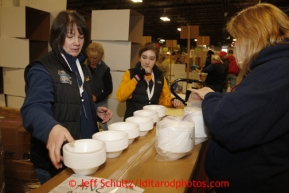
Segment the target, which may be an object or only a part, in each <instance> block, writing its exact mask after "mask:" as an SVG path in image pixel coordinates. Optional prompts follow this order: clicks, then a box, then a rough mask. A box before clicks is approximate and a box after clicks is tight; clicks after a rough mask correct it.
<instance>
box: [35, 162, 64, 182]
mask: <svg viewBox="0 0 289 193" xmlns="http://www.w3.org/2000/svg"><path fill="white" fill-rule="evenodd" d="M34 171H35V174H36V176H37V178H38V180H39V182H40V183H41V184H44V183H45V182H47V181H48V180H50V179H51V178H53V176H55V175H56V174H58V172H59V171H56V170H55V171H48V170H44V169H41V168H38V167H36V166H34Z"/></svg>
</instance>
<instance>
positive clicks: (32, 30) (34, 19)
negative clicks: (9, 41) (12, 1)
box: [1, 6, 50, 41]
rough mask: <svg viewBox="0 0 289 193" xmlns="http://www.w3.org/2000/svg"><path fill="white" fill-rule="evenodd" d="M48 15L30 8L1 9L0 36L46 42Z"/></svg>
mask: <svg viewBox="0 0 289 193" xmlns="http://www.w3.org/2000/svg"><path fill="white" fill-rule="evenodd" d="M49 31H50V13H48V12H45V11H42V10H38V9H34V8H31V7H26V6H24V7H13V6H11V7H1V36H2V37H14V38H27V39H30V40H38V41H48V40H49Z"/></svg>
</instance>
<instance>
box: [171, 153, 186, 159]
mask: <svg viewBox="0 0 289 193" xmlns="http://www.w3.org/2000/svg"><path fill="white" fill-rule="evenodd" d="M187 154H188V152H185V153H174V152H167V153H166V155H167V157H168V158H170V159H172V160H177V159H180V158H182V157H184V156H186V155H187Z"/></svg>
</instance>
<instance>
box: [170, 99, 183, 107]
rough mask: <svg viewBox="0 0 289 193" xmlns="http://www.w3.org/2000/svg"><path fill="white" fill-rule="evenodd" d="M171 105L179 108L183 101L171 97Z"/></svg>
mask: <svg viewBox="0 0 289 193" xmlns="http://www.w3.org/2000/svg"><path fill="white" fill-rule="evenodd" d="M172 105H173V107H175V108H181V107H184V106H185V105H184V103H183V102H182V101H180V100H179V99H173V100H172Z"/></svg>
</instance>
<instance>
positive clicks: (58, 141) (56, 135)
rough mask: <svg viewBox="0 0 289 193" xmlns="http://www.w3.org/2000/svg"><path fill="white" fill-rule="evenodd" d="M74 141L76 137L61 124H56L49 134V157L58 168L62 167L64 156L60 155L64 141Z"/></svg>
mask: <svg viewBox="0 0 289 193" xmlns="http://www.w3.org/2000/svg"><path fill="white" fill-rule="evenodd" d="M65 141H68V143H73V142H74V139H73V137H72V136H71V134H70V132H69V131H68V130H67V129H66V128H65V127H63V126H61V125H55V126H54V127H53V128H52V129H51V131H50V133H49V136H48V141H47V144H46V148H47V149H48V151H49V157H50V160H51V162H52V164H53V165H54V167H55V168H56V169H59V168H62V156H61V155H60V152H61V147H62V144H63V142H65Z"/></svg>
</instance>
